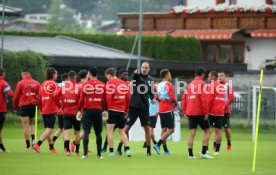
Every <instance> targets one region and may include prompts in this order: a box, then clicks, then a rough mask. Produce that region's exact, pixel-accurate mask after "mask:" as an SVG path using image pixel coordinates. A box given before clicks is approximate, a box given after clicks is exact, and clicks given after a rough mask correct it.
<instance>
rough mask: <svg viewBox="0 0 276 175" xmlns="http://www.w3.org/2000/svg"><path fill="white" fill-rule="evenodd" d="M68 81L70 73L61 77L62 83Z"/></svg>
mask: <svg viewBox="0 0 276 175" xmlns="http://www.w3.org/2000/svg"><path fill="white" fill-rule="evenodd" d="M65 80H68V73H64V74H62V75H61V81H65Z"/></svg>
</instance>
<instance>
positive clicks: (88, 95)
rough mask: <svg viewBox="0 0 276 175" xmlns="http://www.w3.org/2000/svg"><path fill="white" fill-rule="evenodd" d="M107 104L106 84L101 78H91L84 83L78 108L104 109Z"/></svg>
mask: <svg viewBox="0 0 276 175" xmlns="http://www.w3.org/2000/svg"><path fill="white" fill-rule="evenodd" d="M104 105H105V84H104V83H103V82H101V81H99V80H89V81H88V82H86V83H84V84H83V87H82V91H81V95H80V100H79V104H78V110H79V111H81V109H82V108H84V109H100V110H102V109H103V106H104Z"/></svg>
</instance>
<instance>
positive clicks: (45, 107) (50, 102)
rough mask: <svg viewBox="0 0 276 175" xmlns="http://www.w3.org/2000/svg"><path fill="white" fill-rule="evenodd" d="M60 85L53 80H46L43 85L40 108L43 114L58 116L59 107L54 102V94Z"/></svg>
mask: <svg viewBox="0 0 276 175" xmlns="http://www.w3.org/2000/svg"><path fill="white" fill-rule="evenodd" d="M57 88H58V85H57V83H56V82H55V81H53V80H46V81H44V82H43V83H42V85H41V86H40V90H39V106H40V110H41V114H43V115H47V114H56V113H57V112H58V107H57V105H56V103H55V101H54V98H53V96H54V93H55V91H56V90H57Z"/></svg>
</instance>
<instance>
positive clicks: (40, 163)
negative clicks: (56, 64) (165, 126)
mask: <svg viewBox="0 0 276 175" xmlns="http://www.w3.org/2000/svg"><path fill="white" fill-rule="evenodd" d="M40 128H41V127H40ZM21 130H22V129H21V128H20V126H18V125H15V126H14V125H11V124H8V125H6V126H5V128H4V130H3V135H4V143H5V146H6V148H7V149H8V150H9V151H10V153H8V154H6V153H1V154H0V174H1V175H6V174H7V175H13V174H15V175H25V174H26V175H33V174H40V175H42V174H45V175H48V174H54V175H59V174H66V175H71V174H72V175H76V174H97V175H101V174H112V175H115V174H120V175H121V174H127V175H134V174H135V175H136V174H137V175H138V174H139V175H147V174H156V175H161V174H166V175H173V174H176V175H205V174H206V175H207V174H208V175H224V174H225V175H226V174H227V175H244V174H251V166H252V154H253V143H252V142H251V132H250V131H249V130H248V131H246V130H240V131H237V130H234V131H233V149H232V151H230V152H226V151H225V139H224V138H223V139H224V142H223V145H222V150H221V155H220V156H218V157H216V158H215V159H214V160H202V159H196V160H189V159H188V158H187V146H186V138H187V128H184V129H183V132H182V142H179V143H174V142H173V143H172V142H169V143H168V146H169V149H170V151H171V152H172V153H173V155H171V156H166V155H164V154H161V155H160V156H158V155H157V154H156V153H155V152H154V151H153V150H152V153H153V156H152V157H150V158H148V157H146V154H145V151H146V150H144V149H142V142H131V143H130V146H131V150H132V152H133V156H132V157H131V158H127V157H125V156H122V157H114V158H109V157H108V156H107V153H106V154H104V159H103V160H98V159H97V158H96V154H95V147H96V146H95V137H94V134H93V133H92V135H91V137H90V138H91V140H90V148H92V149H93V151H94V152H93V153H91V154H90V155H89V158H88V159H86V160H82V159H80V158H79V157H76V156H71V157H66V156H65V153H64V152H63V151H62V150H63V143H62V139H58V140H57V145H56V147H57V148H58V150H59V153H58V154H56V155H54V154H51V153H50V152H49V151H48V150H47V149H48V145H47V142H45V143H44V144H43V145H42V147H41V148H42V153H41V154H37V153H35V152H34V151H33V150H31V151H25V150H24V147H25V141H24V139H23V134H22V131H21ZM41 132H42V130H41V129H40V130H39V134H41ZM201 136H202V132H201V131H200V130H199V132H198V135H197V136H196V142H195V148H194V152H195V153H196V154H198V152H199V151H200V150H201V141H200V139H201ZM259 138H260V142H259V147H258V156H257V169H256V173H255V174H264V175H275V174H276V166H275V163H276V141H275V133H274V130H271V131H270V130H266V131H262V130H261V131H260V135H259ZM211 153H212V152H211Z"/></svg>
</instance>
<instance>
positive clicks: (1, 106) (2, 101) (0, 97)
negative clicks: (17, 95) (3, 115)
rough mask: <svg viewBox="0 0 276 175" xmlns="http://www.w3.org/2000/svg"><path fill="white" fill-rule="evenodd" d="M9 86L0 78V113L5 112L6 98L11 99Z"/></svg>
mask: <svg viewBox="0 0 276 175" xmlns="http://www.w3.org/2000/svg"><path fill="white" fill-rule="evenodd" d="M12 96H13V92H12V90H11V87H10V85H9V84H8V83H7V82H6V81H5V80H4V77H2V76H0V112H7V97H10V98H11V97H12Z"/></svg>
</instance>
